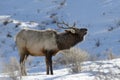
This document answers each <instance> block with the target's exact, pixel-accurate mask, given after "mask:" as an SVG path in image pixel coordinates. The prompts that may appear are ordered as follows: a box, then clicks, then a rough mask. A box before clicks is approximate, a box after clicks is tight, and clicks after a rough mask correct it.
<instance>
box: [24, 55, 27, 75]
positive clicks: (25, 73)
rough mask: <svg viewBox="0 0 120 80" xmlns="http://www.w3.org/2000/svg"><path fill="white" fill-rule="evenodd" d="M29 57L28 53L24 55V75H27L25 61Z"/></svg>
mask: <svg viewBox="0 0 120 80" xmlns="http://www.w3.org/2000/svg"><path fill="white" fill-rule="evenodd" d="M27 57H28V54H26V55H25V57H24V61H23V64H24V65H23V69H24V70H23V71H24V75H27V72H26V68H25V61H26V60H27Z"/></svg>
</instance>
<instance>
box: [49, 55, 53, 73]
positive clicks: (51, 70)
mask: <svg viewBox="0 0 120 80" xmlns="http://www.w3.org/2000/svg"><path fill="white" fill-rule="evenodd" d="M49 61H50V72H51V75H53V68H52V55H50V59H49Z"/></svg>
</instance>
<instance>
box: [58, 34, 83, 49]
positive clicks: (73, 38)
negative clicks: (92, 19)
mask: <svg viewBox="0 0 120 80" xmlns="http://www.w3.org/2000/svg"><path fill="white" fill-rule="evenodd" d="M56 38H57V45H58V48H59V50H64V49H69V48H71V47H73V46H74V45H76V44H77V43H79V42H81V41H82V40H83V37H80V36H79V35H75V34H74V35H73V34H69V33H66V32H64V33H60V34H58V35H57V36H56Z"/></svg>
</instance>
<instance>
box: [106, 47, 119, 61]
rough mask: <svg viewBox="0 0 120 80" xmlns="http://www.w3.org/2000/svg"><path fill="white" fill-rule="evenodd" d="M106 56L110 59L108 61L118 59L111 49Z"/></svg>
mask: <svg viewBox="0 0 120 80" xmlns="http://www.w3.org/2000/svg"><path fill="white" fill-rule="evenodd" d="M106 56H107V59H108V60H111V59H115V58H117V57H116V56H115V55H114V54H113V52H112V50H111V49H109V50H108V51H107V52H106Z"/></svg>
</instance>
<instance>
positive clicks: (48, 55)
mask: <svg viewBox="0 0 120 80" xmlns="http://www.w3.org/2000/svg"><path fill="white" fill-rule="evenodd" d="M46 66H47V67H46V68H47V74H49V69H50V72H51V75H53V68H52V51H47V52H46Z"/></svg>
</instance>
